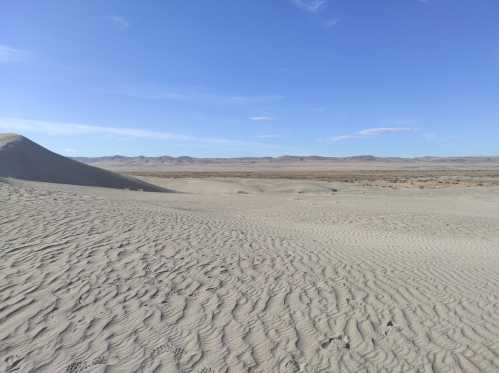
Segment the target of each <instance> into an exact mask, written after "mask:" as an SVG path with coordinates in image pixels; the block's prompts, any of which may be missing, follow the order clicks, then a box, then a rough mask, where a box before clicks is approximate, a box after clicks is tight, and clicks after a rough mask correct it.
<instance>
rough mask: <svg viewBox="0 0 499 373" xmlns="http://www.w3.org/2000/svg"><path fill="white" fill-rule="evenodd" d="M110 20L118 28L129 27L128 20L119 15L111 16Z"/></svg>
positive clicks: (124, 28)
mask: <svg viewBox="0 0 499 373" xmlns="http://www.w3.org/2000/svg"><path fill="white" fill-rule="evenodd" d="M111 22H112V23H113V24H114V25H115V26H116V27H117V28H119V29H121V30H126V29H127V28H129V27H130V22H128V20H127V19H126V18H124V17H121V16H111Z"/></svg>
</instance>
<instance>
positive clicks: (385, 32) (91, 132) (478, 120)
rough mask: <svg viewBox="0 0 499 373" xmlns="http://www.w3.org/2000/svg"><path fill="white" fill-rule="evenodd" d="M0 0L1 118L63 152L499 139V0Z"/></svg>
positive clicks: (464, 144)
mask: <svg viewBox="0 0 499 373" xmlns="http://www.w3.org/2000/svg"><path fill="white" fill-rule="evenodd" d="M0 12H1V15H0V132H18V133H22V134H24V135H26V136H28V137H30V138H32V139H33V140H35V141H37V142H39V143H41V144H42V145H44V146H47V147H49V148H51V149H53V150H55V151H58V152H61V153H63V154H66V155H111V154H125V155H138V154H144V155H160V154H169V155H192V156H244V155H282V154H322V155H351V154H374V155H401V156H416V155H469V154H476V155H489V154H499V1H497V0H425V1H423V0H378V1H371V0H334V1H333V0H198V1H189V0H168V1H166V0H148V1H132V0H130V1H124V0H119V1H118V0H115V1H113V0H106V1H103V0H85V1H75V0H60V1H55V0H44V1H39V0H31V1H26V0H16V1H4V2H2V5H1V6H0Z"/></svg>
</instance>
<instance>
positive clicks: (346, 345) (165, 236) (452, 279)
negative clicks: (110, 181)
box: [0, 180, 499, 373]
mask: <svg viewBox="0 0 499 373" xmlns="http://www.w3.org/2000/svg"><path fill="white" fill-rule="evenodd" d="M203 182H204V183H208V182H209V180H205V181H203ZM280 182H281V181H276V180H274V181H272V180H270V181H269V180H267V181H264V182H263V183H262V184H261V185H259V184H258V183H256V182H255V181H254V180H252V181H248V180H240V181H239V182H238V185H239V186H237V188H240V187H241V186H246V187H248V188H249V186H251V188H255V189H251V190H259V191H260V192H259V193H253V194H238V193H232V192H231V189H230V188H229V193H216V190H217V189H218V188H219V187H220V181H215V183H214V185H213V186H212V189H211V190H213V191H214V193H212V194H211V195H206V193H204V194H201V193H196V192H195V190H194V189H195V188H194V189H191V193H179V194H168V193H138V192H131V191H120V192H114V191H111V190H106V189H99V188H89V187H77V186H66V185H55V184H43V183H32V182H17V181H12V182H9V183H0V204H1V206H2V208H1V209H0V231H1V238H0V371H2V372H3V371H5V372H37V373H38V372H47V373H54V372H56V373H57V372H71V373H76V372H195V373H201V372H203V373H208V372H213V373H218V372H230V373H232V372H252V373H257V372H258V373H265V372H279V373H284V372H296V373H298V372H309V373H318V372H341V373H343V372H348V373H359V372H366V373H374V372H401V373H402V372H412V373H431V372H434V373H455V372H458V373H463V372H465V373H472V372H476V373H478V372H480V373H496V372H498V371H499V272H498V268H499V252H498V250H497V248H498V247H499V189H498V188H477V189H473V188H471V189H470V188H468V189H445V190H443V189H442V190H431V191H427V190H397V191H386V190H372V189H362V188H359V187H357V186H355V187H354V186H346V185H344V186H342V187H341V189H340V191H339V192H337V193H333V194H328V193H302V194H300V193H289V190H294V189H296V188H298V187H296V186H295V185H294V184H293V182H291V181H290V182H289V185H288V190H285V191H284V192H282V193H278V192H276V191H278V190H281V189H282V188H281V187H282V185H281V184H279V183H280ZM272 183H275V184H274V185H272ZM180 184H181V181H180V180H176V181H175V182H174V183H172V185H171V186H181V185H180ZM165 186H168V184H165ZM205 186H206V185H205ZM302 186H303V185H302ZM302 186H301V187H302ZM202 189H204V188H202Z"/></svg>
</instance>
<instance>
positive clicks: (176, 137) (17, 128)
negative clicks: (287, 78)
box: [0, 118, 269, 146]
mask: <svg viewBox="0 0 499 373" xmlns="http://www.w3.org/2000/svg"><path fill="white" fill-rule="evenodd" d="M0 130H4V131H8V132H17V133H26V132H30V133H42V134H45V135H51V136H82V135H94V136H95V135H111V136H120V137H131V138H138V139H149V140H167V141H175V142H191V143H197V144H219V145H227V146H259V145H265V146H269V144H263V143H252V142H248V141H241V140H234V139H226V138H219V137H196V136H187V135H183V134H178V133H174V132H166V131H152V130H144V129H139V128H125V127H106V126H97V125H87V124H78V123H63V122H48V121H39V120H29V119H22V118H0Z"/></svg>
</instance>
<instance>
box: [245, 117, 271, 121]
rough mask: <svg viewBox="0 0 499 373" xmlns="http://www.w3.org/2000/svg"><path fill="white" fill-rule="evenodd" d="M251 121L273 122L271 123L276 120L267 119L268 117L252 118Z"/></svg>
mask: <svg viewBox="0 0 499 373" xmlns="http://www.w3.org/2000/svg"><path fill="white" fill-rule="evenodd" d="M249 119H250V120H253V121H255V122H271V121H273V120H274V118H272V117H266V116H262V117H250V118H249Z"/></svg>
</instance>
